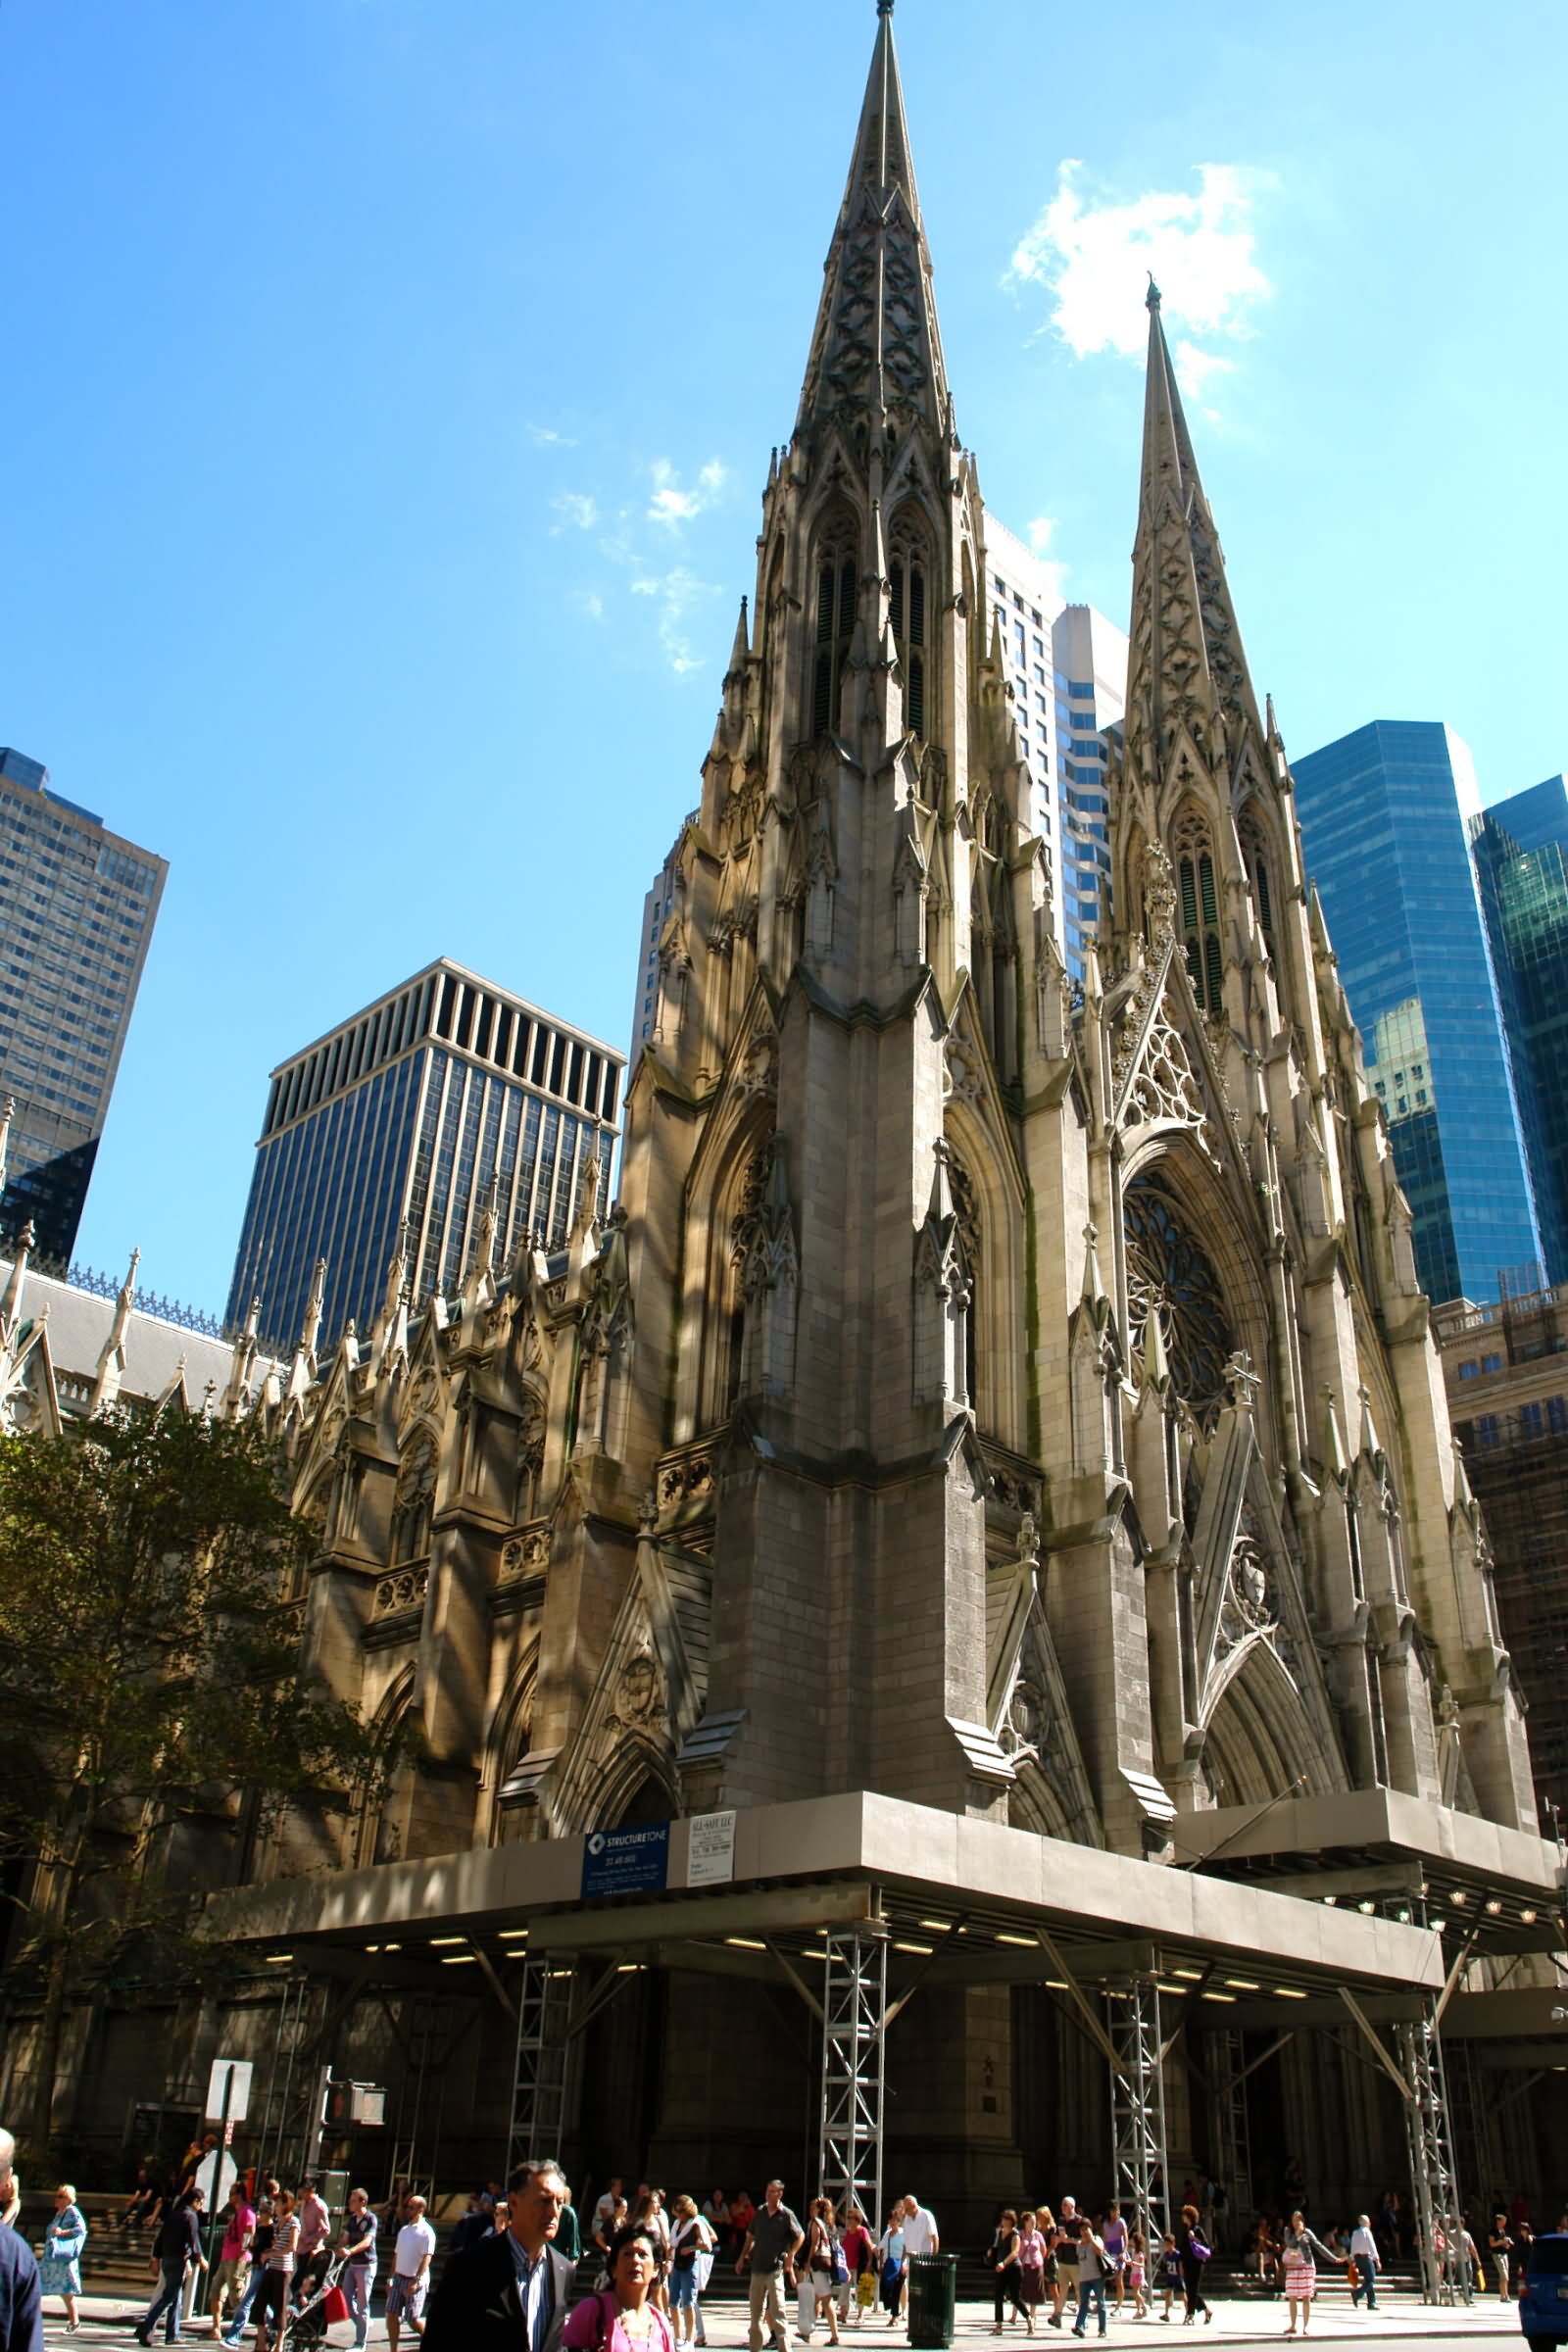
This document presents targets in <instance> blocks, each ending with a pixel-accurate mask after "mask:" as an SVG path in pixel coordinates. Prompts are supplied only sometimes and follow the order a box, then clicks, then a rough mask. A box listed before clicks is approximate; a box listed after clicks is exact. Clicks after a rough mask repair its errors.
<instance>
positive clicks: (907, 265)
mask: <svg viewBox="0 0 1568 2352" xmlns="http://www.w3.org/2000/svg"><path fill="white" fill-rule="evenodd" d="M825 272H826V274H825V282H824V284H823V287H822V300H821V304H820V306H819V308H818V310H817V314H816V331H815V333H814V334H813V336H812V338H811V356H810V358H809V361H808V362H807V368H806V382H805V385H804V387H803V389H802V392H801V409H800V416H799V418H798V420H797V423H796V433H797V435H799V434H800V433H801V432H803V431H804V430H806V429H807V428H809V426H810V425H812V424H815V423H825V422H827V421H829V420H831V419H833V418H835V417H842V418H844V419H846V420H847V419H848V418H849V417H857V416H863V415H864V414H865V413H866V412H867V411H870V412H871V413H872V414H873V415H874V416H876V417H881V416H883V415H886V414H893V415H894V416H899V415H902V416H904V417H907V418H909V419H914V418H918V419H920V420H922V421H923V422H925V423H927V424H929V425H933V426H934V427H935V428H936V429H937V430H938V431H939V432H942V431H946V430H947V429H948V427H949V426H950V424H951V421H952V403H951V400H950V398H949V394H948V378H947V371H946V369H945V368H944V367H943V363H942V339H941V335H940V333H939V332H938V328H937V311H936V298H935V296H934V294H933V292H932V286H931V256H930V253H929V251H928V249H927V246H926V241H925V228H924V225H923V223H922V221H921V219H920V198H919V193H918V191H917V189H916V187H915V184H914V166H913V163H912V161H911V160H910V155H909V133H908V126H907V123H906V122H905V117H904V91H903V88H902V86H901V84H900V81H899V60H898V52H897V51H896V49H895V48H894V45H893V6H892V0H878V4H877V27H876V47H875V48H874V49H873V51H872V53H871V71H870V73H869V74H868V76H867V78H866V84H865V97H864V99H863V100H862V102H861V106H860V120H859V124H858V128H857V130H856V133H855V149H854V153H853V156H852V158H851V162H850V175H849V178H848V180H847V181H846V182H845V187H844V201H843V203H842V204H841V205H840V207H839V217H838V223H837V225H836V227H835V228H834V231H833V242H832V244H831V245H830V247H829V248H828V256H827V262H826V265H825Z"/></svg>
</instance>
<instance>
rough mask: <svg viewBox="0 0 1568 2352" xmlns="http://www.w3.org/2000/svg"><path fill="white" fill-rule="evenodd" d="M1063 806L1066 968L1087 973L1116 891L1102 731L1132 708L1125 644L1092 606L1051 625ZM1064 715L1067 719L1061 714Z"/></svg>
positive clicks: (1066, 609)
mask: <svg viewBox="0 0 1568 2352" xmlns="http://www.w3.org/2000/svg"><path fill="white" fill-rule="evenodd" d="M1051 642H1052V648H1053V651H1054V657H1055V680H1054V683H1055V695H1056V706H1055V713H1054V715H1055V720H1056V735H1057V750H1058V753H1059V755H1060V759H1059V765H1058V767H1057V771H1056V772H1057V776H1058V779H1059V792H1060V797H1061V803H1062V817H1063V822H1062V838H1061V862H1062V895H1061V905H1062V909H1063V915H1064V920H1065V924H1066V944H1065V950H1064V953H1065V955H1066V957H1067V968H1068V970H1069V971H1071V972H1073V973H1075V974H1076V973H1078V972H1081V971H1082V970H1083V961H1084V945H1085V942H1086V941H1087V940H1088V939H1089V938H1090V937H1091V936H1092V935H1093V933H1094V931H1095V928H1096V926H1097V924H1098V923H1099V920H1100V894H1101V888H1102V885H1103V886H1104V887H1105V888H1106V889H1108V888H1109V886H1110V848H1109V841H1108V833H1109V818H1110V801H1109V796H1108V794H1107V792H1106V787H1105V742H1104V729H1105V728H1107V727H1114V726H1118V725H1120V723H1121V720H1122V717H1123V715H1124V714H1125V711H1126V708H1127V637H1126V632H1125V631H1124V630H1122V629H1118V628H1117V626H1116V624H1115V622H1114V621H1113V620H1107V619H1106V618H1105V615H1104V614H1103V613H1097V612H1096V610H1095V608H1094V606H1093V605H1064V606H1063V607H1062V609H1061V611H1060V612H1059V613H1057V615H1056V617H1055V620H1054V622H1053V623H1052V630H1051ZM1064 712H1065V715H1063V713H1064Z"/></svg>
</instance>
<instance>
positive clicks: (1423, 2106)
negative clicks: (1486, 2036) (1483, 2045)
mask: <svg viewBox="0 0 1568 2352" xmlns="http://www.w3.org/2000/svg"><path fill="white" fill-rule="evenodd" d="M1438 2020H1439V2008H1438V2003H1437V2001H1436V2000H1427V2001H1424V2002H1423V2003H1422V2014H1421V2016H1420V2017H1419V2018H1418V2019H1415V2020H1413V2021H1410V2022H1402V2021H1401V2023H1399V2024H1398V2025H1397V2026H1396V2027H1395V2030H1394V2038H1395V2042H1396V2045H1397V2049H1398V2053H1399V2068H1400V2072H1401V2073H1402V2075H1403V2078H1404V2082H1405V2097H1404V2129H1405V2136H1406V2138H1407V2140H1408V2142H1409V2148H1410V2184H1411V2189H1412V2192H1413V2194H1414V2197H1415V2213H1416V2236H1417V2240H1418V2250H1419V2254H1420V2260H1421V2292H1422V2298H1423V2300H1424V2301H1425V2302H1428V2303H1453V2302H1455V2301H1460V2302H1465V2303H1468V2302H1470V2301H1471V2300H1472V2292H1473V2290H1472V2282H1471V2278H1470V2271H1469V2266H1468V2264H1467V2263H1466V2262H1465V2260H1464V2256H1463V2234H1462V2233H1463V2229H1464V2219H1463V2216H1462V2215H1461V2213H1460V2210H1459V2196H1458V2190H1457V2188H1456V2186H1455V2183H1454V2175H1453V2147H1452V2142H1451V2138H1450V2135H1449V2129H1448V2094H1447V2082H1446V2074H1445V2069H1444V2064H1443V2036H1442V2034H1441V2033H1440V2032H1439V2030H1438ZM1440 2239H1441V2241H1442V2242H1441V2245H1440Z"/></svg>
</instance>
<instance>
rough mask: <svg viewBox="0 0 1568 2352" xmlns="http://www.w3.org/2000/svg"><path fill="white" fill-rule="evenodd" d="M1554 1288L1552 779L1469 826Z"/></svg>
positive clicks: (1560, 1114)
mask: <svg viewBox="0 0 1568 2352" xmlns="http://www.w3.org/2000/svg"><path fill="white" fill-rule="evenodd" d="M1470 842H1471V848H1472V850H1473V852H1474V856H1475V861H1476V876H1477V879H1478V881H1479V882H1480V885H1481V905H1482V908H1483V911H1484V912H1485V915H1486V919H1487V931H1488V934H1489V936H1490V939H1491V942H1492V955H1493V961H1494V964H1495V968H1496V974H1497V990H1498V994H1499V996H1500V998H1501V1000H1502V1012H1503V1022H1504V1026H1505V1028H1506V1030H1507V1035H1508V1042H1509V1047H1510V1050H1511V1053H1512V1056H1513V1069H1514V1080H1515V1084H1516V1087H1517V1091H1518V1096H1519V1110H1520V1116H1521V1118H1522V1120H1523V1123H1524V1129H1525V1143H1526V1148H1527V1150H1528V1152H1529V1154H1530V1164H1531V1167H1532V1170H1533V1172H1534V1175H1535V1183H1536V1206H1537V1210H1538V1212H1539V1215H1540V1220H1541V1231H1542V1239H1543V1241H1544V1245H1545V1253H1546V1273H1547V1279H1548V1281H1550V1282H1552V1283H1558V1282H1563V1281H1565V1280H1568V790H1565V789H1564V780H1563V778H1562V777H1561V776H1548V777H1547V778H1546V781H1545V782H1544V784H1533V785H1532V786H1531V787H1530V789H1529V790H1528V791H1527V792H1516V793H1515V794H1514V795H1513V797H1512V798H1511V799H1510V800H1506V801H1495V802H1494V803H1493V804H1492V806H1491V808H1490V809H1483V810H1482V812H1481V814H1480V815H1479V816H1475V817H1472V819H1471V821H1470Z"/></svg>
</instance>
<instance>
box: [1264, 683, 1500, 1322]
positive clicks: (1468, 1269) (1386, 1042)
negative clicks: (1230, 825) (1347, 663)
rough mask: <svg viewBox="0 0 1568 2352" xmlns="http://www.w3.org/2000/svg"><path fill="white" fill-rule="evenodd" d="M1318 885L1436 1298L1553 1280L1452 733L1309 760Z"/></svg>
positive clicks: (1389, 739)
mask: <svg viewBox="0 0 1568 2352" xmlns="http://www.w3.org/2000/svg"><path fill="white" fill-rule="evenodd" d="M1292 765H1293V769H1294V773H1295V777H1296V798H1297V809H1298V813H1299V817H1300V824H1301V838H1302V844H1303V848H1304V852H1305V858H1306V869H1307V873H1308V876H1309V878H1310V879H1311V880H1312V881H1313V882H1314V883H1315V884H1316V886H1317V889H1318V891H1319V894H1320V896H1321V898H1322V901H1323V910H1324V913H1325V915H1326V916H1327V918H1328V927H1329V937H1330V939H1331V940H1332V941H1333V944H1334V951H1335V954H1336V956H1338V958H1339V965H1340V977H1341V979H1342V980H1343V981H1344V983H1345V990H1346V994H1347V996H1348V998H1349V1002H1350V1010H1351V1012H1352V1013H1353V1014H1354V1015H1355V1019H1356V1023H1357V1025H1358V1027H1359V1028H1360V1031H1361V1034H1362V1038H1363V1040H1364V1042H1365V1046H1366V1058H1367V1074H1368V1076H1369V1077H1370V1078H1371V1079H1372V1080H1373V1082H1374V1084H1375V1086H1376V1089H1377V1094H1378V1099H1379V1101H1380V1102H1381V1103H1382V1104H1383V1106H1384V1109H1385V1110H1386V1112H1387V1114H1388V1120H1389V1135H1390V1141H1391V1143H1392V1145H1393V1148H1394V1160H1395V1165H1396V1167H1397V1170H1398V1174H1399V1182H1400V1184H1401V1185H1402V1186H1403V1188H1404V1191H1405V1195H1406V1197H1407V1199H1408V1200H1409V1202H1410V1209H1411V1213H1412V1215H1413V1217H1414V1220H1415V1234H1414V1240H1415V1254H1416V1264H1417V1266H1418V1268H1419V1270H1420V1274H1421V1281H1422V1284H1423V1287H1424V1288H1425V1289H1426V1291H1427V1292H1428V1294H1429V1295H1430V1296H1431V1297H1432V1298H1433V1299H1453V1298H1458V1297H1460V1296H1463V1297H1466V1298H1470V1299H1478V1300H1480V1299H1495V1298H1496V1297H1497V1294H1498V1287H1499V1284H1500V1283H1502V1282H1507V1283H1509V1284H1510V1285H1513V1286H1515V1287H1530V1286H1532V1285H1533V1284H1535V1283H1539V1282H1540V1280H1541V1278H1542V1268H1543V1266H1544V1259H1545V1254H1546V1253H1545V1250H1544V1247H1543V1242H1542V1234H1541V1228H1540V1224H1539V1221H1538V1217H1537V1213H1536V1204H1535V1200H1534V1195H1533V1188H1532V1183H1531V1177H1530V1171H1529V1167H1528V1164H1527V1160H1526V1155H1525V1145H1524V1138H1523V1134H1522V1132H1521V1122H1520V1115H1519V1107H1518V1103H1517V1101H1516V1099H1515V1092H1514V1083H1513V1076H1512V1072H1511V1069H1510V1066H1509V1059H1508V1049H1507V1045H1506V1043H1505V1040H1504V1037H1503V1029H1502V1020H1501V1014H1500V1009H1499V1005H1498V998H1497V987H1496V981H1495V975H1494V972H1493V966H1492V958H1491V956H1490V954H1489V951H1488V944H1487V933H1486V928H1485V925H1484V923H1483V921H1482V914H1481V907H1480V903H1479V899H1478V895H1477V886H1476V878H1475V872H1474V869H1473V867H1472V865H1471V861H1470V854H1469V845H1468V843H1467V841H1466V837H1465V819H1466V818H1467V817H1468V816H1472V815H1474V814H1476V813H1478V812H1479V796H1478V795H1477V792H1476V785H1475V774H1474V769H1473V767H1472V765H1471V760H1470V754H1469V752H1468V750H1467V748H1466V747H1465V745H1464V744H1463V743H1462V742H1461V741H1460V739H1459V737H1458V736H1457V735H1455V734H1454V732H1453V730H1452V729H1451V728H1450V727H1446V726H1444V725H1442V724H1441V723H1439V722H1437V721H1431V720H1424V719H1423V720H1404V719H1375V720H1374V721H1373V722H1372V724H1371V725H1369V726H1365V727H1358V728H1357V729H1356V731H1355V733H1354V734H1353V735H1346V736H1342V738H1341V739H1340V741H1339V742H1338V743H1331V744H1328V745H1326V746H1325V747H1324V749H1323V750H1322V751H1320V752H1312V753H1309V754H1308V755H1307V757H1306V758H1305V759H1303V760H1294V761H1293V762H1292Z"/></svg>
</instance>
